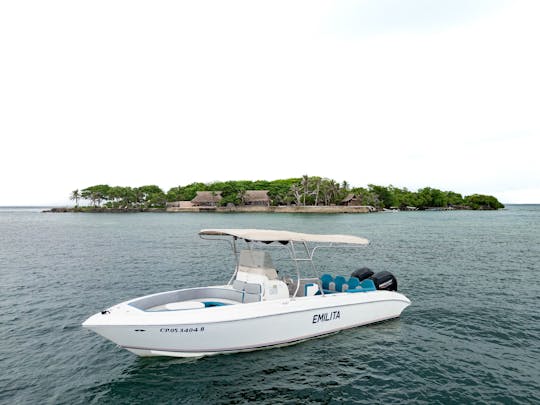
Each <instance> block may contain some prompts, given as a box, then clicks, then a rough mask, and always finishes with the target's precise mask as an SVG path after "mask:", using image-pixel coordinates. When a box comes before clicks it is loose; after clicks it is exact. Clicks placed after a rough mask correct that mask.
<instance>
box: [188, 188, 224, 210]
mask: <svg viewBox="0 0 540 405" xmlns="http://www.w3.org/2000/svg"><path fill="white" fill-rule="evenodd" d="M222 198H223V197H221V191H197V195H196V196H195V198H194V199H193V200H191V202H192V204H193V205H194V206H198V207H200V206H204V207H215V206H216V205H218V204H219V202H220V201H221V199H222Z"/></svg>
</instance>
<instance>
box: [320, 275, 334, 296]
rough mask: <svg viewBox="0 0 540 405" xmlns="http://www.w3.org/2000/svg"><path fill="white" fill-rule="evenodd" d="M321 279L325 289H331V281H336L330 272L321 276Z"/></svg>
mask: <svg viewBox="0 0 540 405" xmlns="http://www.w3.org/2000/svg"><path fill="white" fill-rule="evenodd" d="M321 281H322V288H323V290H329V289H330V283H331V282H333V281H334V277H332V276H331V275H330V274H323V275H322V276H321ZM325 292H326V291H325Z"/></svg>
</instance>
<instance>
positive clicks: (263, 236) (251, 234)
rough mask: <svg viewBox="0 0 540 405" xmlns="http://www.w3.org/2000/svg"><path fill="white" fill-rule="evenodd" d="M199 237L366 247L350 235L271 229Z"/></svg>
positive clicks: (211, 232) (215, 232)
mask: <svg viewBox="0 0 540 405" xmlns="http://www.w3.org/2000/svg"><path fill="white" fill-rule="evenodd" d="M199 235H210V236H233V237H236V238H239V239H244V240H247V241H256V242H266V243H271V242H281V243H283V242H315V243H336V244H353V245H367V244H369V241H368V240H367V239H366V238H360V237H358V236H352V235H318V234H310V233H298V232H289V231H276V230H271V229H203V230H202V231H200V232H199Z"/></svg>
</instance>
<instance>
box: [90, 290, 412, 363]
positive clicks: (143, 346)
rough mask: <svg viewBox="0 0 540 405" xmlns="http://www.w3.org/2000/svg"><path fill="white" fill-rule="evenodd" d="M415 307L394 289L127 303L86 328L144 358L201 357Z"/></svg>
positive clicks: (327, 330)
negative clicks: (154, 308)
mask: <svg viewBox="0 0 540 405" xmlns="http://www.w3.org/2000/svg"><path fill="white" fill-rule="evenodd" d="M409 304H410V301H409V300H408V299H407V298H406V297H405V296H404V295H402V294H399V293H396V292H391V291H374V292H369V293H355V294H348V293H343V294H332V295H328V296H318V297H305V298H298V299H295V300H289V299H287V300H283V301H279V302H257V303H252V304H240V305H231V306H224V307H218V308H205V309H200V310H188V311H165V312H163V313H159V314H156V313H155V312H154V313H152V312H147V311H138V310H134V309H133V307H130V306H129V304H126V303H124V304H119V305H118V306H116V307H113V308H111V309H110V311H107V313H106V314H101V313H99V314H96V315H94V316H92V317H90V318H89V319H88V320H87V321H86V322H85V323H84V324H83V326H85V327H87V328H89V329H91V330H93V331H94V332H96V333H98V334H100V335H102V336H103V337H105V338H107V339H109V340H111V341H113V342H114V343H116V344H118V345H119V346H121V347H123V348H125V349H127V350H129V351H131V352H133V353H135V354H137V355H140V356H175V357H199V356H205V355H214V354H221V353H234V352H241V351H251V350H257V349H264V348H269V347H274V346H281V345H289V344H293V343H297V342H300V341H304V340H307V339H312V338H316V337H320V336H324V335H327V334H330V333H335V332H338V331H340V330H344V329H349V328H354V327H357V326H362V325H367V324H371V323H375V322H381V321H384V320H387V319H392V318H396V317H399V316H400V314H401V312H402V311H403V310H404V309H405V308H406V307H407V306H408V305H409ZM126 313H129V314H128V315H127V316H126Z"/></svg>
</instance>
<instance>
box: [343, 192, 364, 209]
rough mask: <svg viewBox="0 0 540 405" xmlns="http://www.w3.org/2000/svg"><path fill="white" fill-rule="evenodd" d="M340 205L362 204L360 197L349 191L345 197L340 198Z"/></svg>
mask: <svg viewBox="0 0 540 405" xmlns="http://www.w3.org/2000/svg"><path fill="white" fill-rule="evenodd" d="M341 205H348V206H349V205H362V197H361V196H357V195H356V194H352V193H349V194H348V195H347V197H345V198H344V199H343V200H341Z"/></svg>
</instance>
